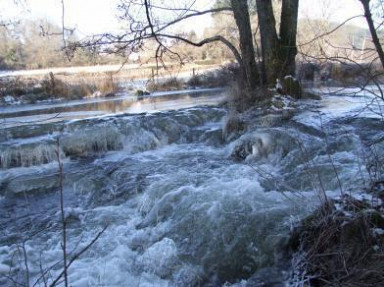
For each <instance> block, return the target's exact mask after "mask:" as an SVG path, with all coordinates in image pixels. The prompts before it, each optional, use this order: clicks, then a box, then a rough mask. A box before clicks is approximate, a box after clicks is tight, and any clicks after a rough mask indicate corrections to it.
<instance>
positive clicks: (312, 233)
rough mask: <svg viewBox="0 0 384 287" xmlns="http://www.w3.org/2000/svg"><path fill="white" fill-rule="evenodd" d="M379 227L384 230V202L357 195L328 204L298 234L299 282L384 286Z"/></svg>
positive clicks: (382, 239)
mask: <svg viewBox="0 0 384 287" xmlns="http://www.w3.org/2000/svg"><path fill="white" fill-rule="evenodd" d="M336 207H337V208H336ZM375 230H384V217H383V210H382V207H380V206H373V205H372V204H371V203H369V202H364V201H362V200H357V199H354V198H353V197H351V196H344V197H343V198H342V199H341V200H338V201H333V202H329V203H327V208H326V209H324V208H323V209H320V210H318V211H316V212H315V213H314V214H313V215H311V216H310V217H308V218H307V219H306V220H304V221H303V223H302V226H301V227H299V228H298V229H297V230H296V231H295V233H294V237H293V240H292V242H291V244H292V246H293V247H294V250H295V251H296V252H297V253H296V256H295V260H294V269H295V271H296V276H295V280H294V281H295V282H294V283H295V284H296V286H351V287H352V286H353V287H354V286H356V287H358V286H359V287H360V286H371V287H373V286H383V282H384V234H383V233H381V232H375ZM304 282H306V283H304Z"/></svg>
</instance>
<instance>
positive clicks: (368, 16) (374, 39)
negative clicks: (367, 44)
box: [360, 0, 384, 68]
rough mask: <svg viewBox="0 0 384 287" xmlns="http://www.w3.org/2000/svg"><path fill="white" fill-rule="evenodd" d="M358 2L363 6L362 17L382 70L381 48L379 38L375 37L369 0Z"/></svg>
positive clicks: (383, 63)
mask: <svg viewBox="0 0 384 287" xmlns="http://www.w3.org/2000/svg"><path fill="white" fill-rule="evenodd" d="M360 2H361V4H363V7H364V16H365V19H366V20H367V24H368V27H369V32H370V33H371V37H372V42H373V44H374V45H375V49H376V51H377V53H378V54H379V59H380V62H381V65H382V66H383V68H384V52H383V47H382V46H381V44H380V40H379V37H378V36H377V32H376V28H375V25H374V23H373V19H372V13H371V9H370V8H369V2H370V0H360Z"/></svg>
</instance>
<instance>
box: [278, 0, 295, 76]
mask: <svg viewBox="0 0 384 287" xmlns="http://www.w3.org/2000/svg"><path fill="white" fill-rule="evenodd" d="M298 11H299V0H283V4H282V10H281V21H280V23H281V24H280V57H281V59H282V61H283V66H282V69H281V73H282V75H281V76H285V75H292V76H295V70H296V62H295V58H296V54H297V47H296V34H297V17H298Z"/></svg>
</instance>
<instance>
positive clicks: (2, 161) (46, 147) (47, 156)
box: [0, 143, 57, 168]
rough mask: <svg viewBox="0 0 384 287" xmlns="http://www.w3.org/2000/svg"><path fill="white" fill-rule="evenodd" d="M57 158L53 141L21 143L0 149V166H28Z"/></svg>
mask: <svg viewBox="0 0 384 287" xmlns="http://www.w3.org/2000/svg"><path fill="white" fill-rule="evenodd" d="M55 160H57V155H56V145H55V144H54V143H37V144H36V143H34V144H23V145H19V146H13V147H5V148H3V149H2V150H1V151H0V168H13V167H29V166H34V165H41V164H46V163H50V162H52V161H55Z"/></svg>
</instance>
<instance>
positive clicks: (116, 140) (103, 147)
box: [60, 126, 123, 157]
mask: <svg viewBox="0 0 384 287" xmlns="http://www.w3.org/2000/svg"><path fill="white" fill-rule="evenodd" d="M60 143H61V148H62V150H63V152H64V153H65V155H66V156H74V157H86V156H92V155H97V154H100V153H104V152H107V151H111V150H121V149H122V148H123V143H122V137H121V134H120V133H119V131H118V130H117V129H116V128H113V127H108V126H104V127H95V128H92V129H85V130H82V129H80V130H77V131H75V132H73V133H68V134H64V135H63V136H62V137H61V139H60Z"/></svg>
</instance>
